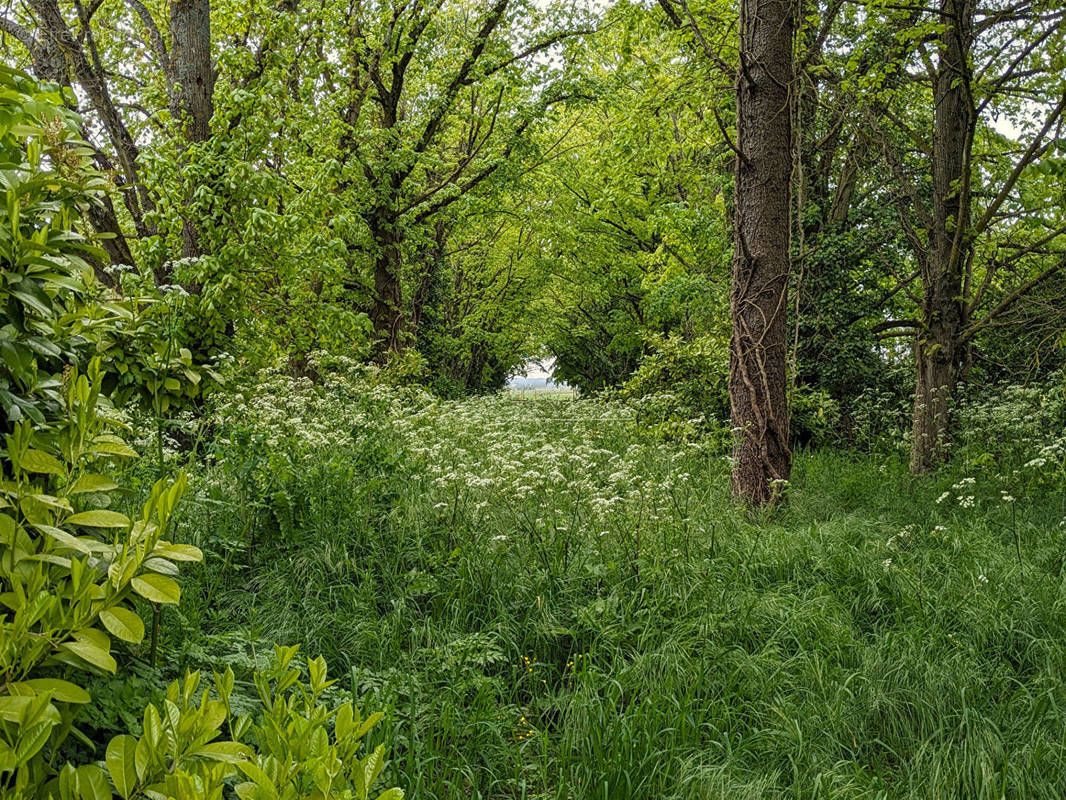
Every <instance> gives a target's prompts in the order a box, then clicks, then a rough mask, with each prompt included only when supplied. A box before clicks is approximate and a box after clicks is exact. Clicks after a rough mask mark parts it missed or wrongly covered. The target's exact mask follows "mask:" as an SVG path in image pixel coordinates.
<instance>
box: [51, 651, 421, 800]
mask: <svg viewBox="0 0 1066 800" xmlns="http://www.w3.org/2000/svg"><path fill="white" fill-rule="evenodd" d="M297 650H298V648H296V647H276V648H275V651H274V660H273V663H272V664H271V666H270V668H269V669H268V670H266V671H264V672H262V673H256V674H255V675H254V680H255V686H256V689H257V691H258V693H259V698H260V700H261V702H262V708H263V711H262V713H261V714H260V715H259V716H258V718H257V719H256V718H253V715H251V714H241V715H234V713H233V710H232V707H231V703H230V698H231V696H232V694H233V689H234V685H235V680H236V679H235V677H234V674H233V671H232V670H231V669H227V670H226V671H225V672H223V673H221V674H219V673H215V675H214V689H215V697H212V696H211V691H210V688H208V687H204V688H203V689H202V690H200V673H199V672H191V673H187V674H186V675H185V677H184V679H183V680H181V681H174V682H173V683H171V684H170V685H169V686H168V687H167V690H166V694H165V696H164V698H163V699H162V701H161V702H159V703H156V704H151V705H149V706H148V707H147V708H146V709H145V711H144V721H143V724H142V726H141V729H142V731H143V732H142V733H141V735H140V736H139V737H135V736H131V735H128V734H124V735H120V736H116V737H115V738H113V739H112V740H111V742H110V743H109V744H108V746H107V753H106V756H105V763H106V765H107V772H108V774H109V775H110V778H111V781H112V783H113V785H114V787H115V791H116V792H117V793H118V795H119V796H120V797H122V798H126V799H127V800H130V799H132V798H158V797H166V798H173V799H174V800H200V799H201V798H221V797H222V796H223V790H224V789H225V788H227V787H229V786H231V785H232V786H233V789H234V791H235V792H236V794H237V796H238V797H239V798H241V800H302V798H306V797H322V798H333V799H335V800H367V798H369V797H371V796H376V798H377V800H402V798H403V796H404V795H403V792H402V791H400V790H399V789H395V788H394V789H388V790H386V791H384V792H382V793H380V794H376V795H372V794H371V790H372V788H373V786H374V784H375V783H376V782H377V780H378V776H379V775H380V773H381V770H382V769H383V767H384V766H385V755H384V754H385V745H384V744H379V745H378V746H377V747H375V748H373V749H372V750H371V751H370V752H368V753H367V754H366V755H364V756H362V757H360V756H359V755H358V751H359V749H360V746H361V745H362V743H363V740H364V739H365V737H366V736H367V734H368V733H370V731H371V730H372V729H373V728H374V727H375V726H376V725H377V724H378V723H379V722H380V721H381V719H382V717H383V715H382V714H381V713H380V712H378V713H375V714H372V715H371V716H369V717H367V718H366V719H363V717H362V715H361V714H360V712H359V709H358V708H356V706H355V704H354V703H351V702H348V703H344V704H342V705H340V706H338V707H337V708H334V709H330V708H327V707H326V706H325V705H323V704H322V702H321V699H322V695H323V692H325V690H326V689H327V688H329V686H330V685H331V684H332V683H333V681H330V680H327V677H326V664H325V662H324V661H323V660H322V659H321V658H317V659H313V660H312V659H308V661H307V678H306V679H303V678H302V676H301V671H300V669H298V668H297V667H296V666H295V665H294V663H293V658H294V656H295V655H296V652H297ZM223 729H225V731H226V732H227V733H228V735H229V736H230V737H231V738H230V739H222V740H219V738H218V737H219V736H222V735H223ZM245 738H247V739H248V740H249V741H251V742H253V743H254V746H253V745H250V744H246V743H242V742H241V739H245ZM83 769H85V768H79V770H74V768H73V767H67V768H66V770H65V771H64V772H63V773H61V774H60V776H59V787H60V791H59V797H60V798H63V799H64V800H66V798H83V799H84V800H88V798H91V797H94V795H93V794H91V793H90V792H87V791H85V784H84V783H83V781H84V779H83V777H82V774H81V770H83ZM64 779H66V781H67V786H68V787H70V788H67V789H66V790H65V791H64V789H65V787H64ZM235 780H236V781H237V782H236V783H235V785H234V781H235ZM104 796H110V790H107V794H106V795H104Z"/></svg>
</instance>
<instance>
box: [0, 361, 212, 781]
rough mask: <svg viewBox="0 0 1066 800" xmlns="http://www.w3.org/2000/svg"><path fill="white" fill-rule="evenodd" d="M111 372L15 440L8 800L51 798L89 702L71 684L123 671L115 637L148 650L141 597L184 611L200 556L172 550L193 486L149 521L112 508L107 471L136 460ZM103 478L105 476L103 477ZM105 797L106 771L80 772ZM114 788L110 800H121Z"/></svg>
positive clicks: (3, 633)
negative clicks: (181, 506)
mask: <svg viewBox="0 0 1066 800" xmlns="http://www.w3.org/2000/svg"><path fill="white" fill-rule="evenodd" d="M101 380H102V376H101V374H100V371H99V363H98V362H97V361H94V362H93V363H92V364H91V365H90V369H89V372H88V374H86V375H80V374H78V373H77V372H76V371H75V372H72V373H70V374H69V375H68V377H67V379H66V381H65V383H64V385H63V386H62V391H63V395H62V399H63V401H64V408H65V410H66V414H65V417H64V418H62V419H60V420H57V421H56V422H57V424H56V426H55V429H54V430H53V431H50V432H49V433H48V435H45V436H42V435H39V434H38V433H37V432H36V431H35V430H34V428H33V427H32V425H31V424H30V423H29V422H24V423H21V424H20V425H18V426H16V427H15V429H14V430H13V431H12V433H11V434H9V435H8V436H7V437H6V442H5V444H6V449H5V451H4V457H3V462H2V463H3V466H4V469H3V472H4V474H5V475H7V476H8V479H7V480H5V481H4V483H3V485H2V487H0V509H2V511H0V584H2V592H0V599H2V602H3V605H4V612H3V615H2V618H0V622H2V624H0V675H2V676H3V692H2V694H0V712H2V713H0V719H2V722H0V757H2V761H0V781H3V784H4V786H5V787H6V788H5V796H7V797H13V798H19V797H27V798H28V797H37V796H46V795H47V791H49V790H47V789H46V788H44V787H45V786H46V784H47V782H48V781H50V780H52V779H53V777H54V775H55V773H54V772H53V770H54V769H55V766H54V764H55V759H54V758H53V754H54V753H55V752H56V751H57V750H59V749H60V748H61V746H62V745H63V743H64V741H65V740H66V738H67V737H68V736H69V735H70V734H71V733H72V732H75V733H76V728H75V727H74V722H75V714H76V711H77V707H78V706H80V705H83V704H85V703H89V702H90V701H91V698H90V696H89V694H88V693H87V692H86V691H85V690H84V689H83V688H81V686H79V685H78V684H77V683H73V682H71V681H70V680H67V679H66V678H65V677H60V676H61V675H69V674H70V673H71V671H74V672H79V671H80V672H85V671H88V672H93V673H100V672H102V673H113V672H115V670H116V668H117V663H116V660H115V657H114V655H113V654H112V652H111V649H112V644H111V643H112V637H114V638H116V639H119V640H121V641H123V642H127V643H129V644H131V645H137V644H139V643H140V642H141V641H142V639H143V638H144V635H145V626H144V623H143V622H142V620H141V617H140V616H139V614H138V612H137V609H136V606H135V604H134V602H133V601H134V599H135V598H141V599H143V600H147V601H149V602H153V603H162V604H174V603H177V602H178V599H179V597H180V590H179V588H178V584H177V583H176V582H175V581H174V579H173V577H172V576H173V575H175V574H177V570H178V568H177V563H179V562H187V561H199V560H200V558H201V553H200V551H199V550H198V549H197V548H195V547H192V546H190V545H183V544H174V543H171V542H170V541H168V540H167V538H166V536H167V532H168V529H169V528H170V527H171V523H172V516H173V512H174V508H175V506H176V504H177V502H178V499H179V498H180V497H181V494H182V492H183V491H184V488H185V478H184V476H179V478H178V479H177V480H175V481H173V482H167V481H159V482H158V483H156V484H155V486H154V487H153V488H152V491H151V493H150V495H149V497H148V500H147V502H146V503H145V505H144V507H143V510H142V511H141V513H140V515H139V516H138V517H137V518H135V519H132V520H131V519H130V518H129V517H127V516H126V515H125V514H122V513H120V512H118V511H115V510H113V509H111V508H108V506H109V505H110V501H111V499H112V498H113V497H114V496H115V491H116V489H117V488H118V487H117V485H116V484H115V482H114V481H113V480H111V479H110V478H109V477H107V475H106V472H107V471H109V470H108V467H107V464H109V463H110V462H111V461H112V460H113V459H115V458H128V457H131V456H134V455H135V453H134V452H133V451H132V450H131V449H130V448H129V447H128V446H127V445H126V444H125V443H123V441H122V440H121V439H119V438H118V437H116V436H115V435H114V434H113V433H111V432H110V431H109V430H108V428H109V426H108V425H107V423H106V421H105V420H104V419H102V418H101V417H100V416H99V414H98V412H97V403H98V401H99V393H100V386H101ZM101 469H102V470H103V474H102V473H101ZM78 774H79V775H83V776H84V777H83V780H84V782H85V785H86V786H92V787H93V789H92V792H89V790H86V792H89V793H83V794H82V796H83V797H96V796H99V795H98V794H95V793H96V792H98V791H101V789H100V786H102V785H106V784H100V777H99V775H98V774H97V772H96V768H94V767H91V766H88V767H84V768H79V771H78ZM109 791H110V790H108V795H105V796H109Z"/></svg>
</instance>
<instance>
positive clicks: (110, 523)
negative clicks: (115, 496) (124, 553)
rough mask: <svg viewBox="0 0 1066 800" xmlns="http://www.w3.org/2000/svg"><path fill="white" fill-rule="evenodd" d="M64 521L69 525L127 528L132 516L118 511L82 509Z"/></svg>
mask: <svg viewBox="0 0 1066 800" xmlns="http://www.w3.org/2000/svg"><path fill="white" fill-rule="evenodd" d="M64 522H65V523H66V524H68V525H82V526H84V527H86V528H127V527H129V524H130V518H129V517H127V516H126V515H125V514H119V513H118V512H117V511H107V510H105V509H96V510H94V511H82V512H80V513H78V514H72V515H70V516H69V517H67V518H66V519H65V520H64Z"/></svg>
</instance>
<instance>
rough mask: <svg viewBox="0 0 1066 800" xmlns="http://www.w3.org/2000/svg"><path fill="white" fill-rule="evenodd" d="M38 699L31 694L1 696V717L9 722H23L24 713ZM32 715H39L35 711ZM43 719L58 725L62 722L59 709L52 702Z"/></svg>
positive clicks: (50, 723)
mask: <svg viewBox="0 0 1066 800" xmlns="http://www.w3.org/2000/svg"><path fill="white" fill-rule="evenodd" d="M35 700H36V698H35V697H31V696H29V695H7V696H3V697H0V719H3V720H7V721H8V722H17V723H20V724H21V723H22V722H23V714H24V713H26V710H27V709H29V708H30V706H31V705H32V704H33V703H34V701H35ZM32 716H37V715H36V713H33V714H32ZM43 719H44V721H45V722H47V723H48V724H49V725H58V724H59V723H60V722H62V717H60V715H59V711H58V710H57V709H56V707H55V706H53V705H52V704H51V703H49V704H48V706H47V707H46V708H45V711H44V715H43Z"/></svg>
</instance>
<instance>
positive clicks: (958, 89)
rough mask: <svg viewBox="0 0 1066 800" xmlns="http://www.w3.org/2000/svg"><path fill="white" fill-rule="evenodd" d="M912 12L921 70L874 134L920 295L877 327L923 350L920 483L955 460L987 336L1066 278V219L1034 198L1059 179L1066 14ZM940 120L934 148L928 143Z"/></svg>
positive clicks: (995, 7)
mask: <svg viewBox="0 0 1066 800" xmlns="http://www.w3.org/2000/svg"><path fill="white" fill-rule="evenodd" d="M905 11H906V13H907V14H908V15H910V16H911V18H912V19H914V20H916V22H915V24H914V25H913V26H912V27H911V28H910V29H909V30H908V31H905V32H904V38H905V39H906V40H908V41H910V42H911V43H912V47H911V48H910V49H909V50H908V52H907V53H905V54H904V55H903V56H902V57H901V58H900V59H899V60H898V61H897V62H896V66H895V67H893V69H896V70H900V69H904V68H906V67H907V66H908V65H909V63H910V60H911V59H916V60H917V63H918V64H920V65H921V66H920V70H919V71H916V72H913V73H912V72H909V71H908V72H906V73H905V74H906V76H907V78H908V80H907V81H906V82H904V83H902V84H901V85H900V86H899V89H898V91H895V92H893V93H892V96H890V97H886V96H884V95H883V94H880V93H873V99H872V101H870V100H867V101H866V108H867V117H866V122H867V127H868V130H869V131H871V132H872V134H873V136H874V138H875V140H876V141H877V142H878V143H879V145H880V148H881V149H882V151H883V154H884V158H885V161H886V163H887V165H888V166H889V168H890V169H891V171H892V175H893V178H894V181H895V182H896V183H897V185H898V186H900V187H901V191H900V192H898V193H897V195H896V198H895V199H896V202H897V205H898V208H899V213H900V217H901V219H902V221H903V224H904V228H905V231H906V236H907V240H908V242H909V244H910V247H911V249H912V251H913V257H914V261H915V262H916V269H915V272H914V277H917V278H918V282H919V287H920V291H919V292H918V293H917V294H914V293H913V292H911V291H910V289H909V288H908V287H907V286H906V285H901V286H900V288H903V289H905V290H906V291H907V292H908V293H910V294H912V295H913V299H914V303H915V306H916V308H915V309H914V312H915V313H914V314H913V316H910V317H903V318H895V317H891V318H889V319H887V320H885V321H884V322H882V323H881V324H880V325H879V326H878V327H879V328H880V329H881V330H883V331H885V332H886V333H888V334H889V335H893V336H909V337H913V340H914V360H915V373H916V385H915V395H914V404H913V415H912V432H913V440H912V450H911V461H910V467H911V471H912V472H915V473H922V472H927V471H929V470H931V469H933V468H935V467H936V466H938V465H939V464H940V463H942V462H943V460H944V459H945V457H946V455H947V453H948V445H949V440H950V422H951V406H952V403H953V401H954V400H955V396H956V393H957V389H958V387H959V385H960V384H961V383H962V382H964V381H965V380H966V379H967V376H968V374H969V371H970V369H971V368H972V366H973V363H974V360H975V353H974V343H975V339H976V337H977V336H978V334H981V333H982V332H984V331H987V330H988V329H989V327H990V326H992V325H998V324H1001V323H1002V322H1004V321H1006V319H1007V317H1008V314H1009V312H1012V311H1013V310H1014V309H1016V308H1017V307H1018V306H1019V305H1023V304H1024V303H1026V302H1027V301H1028V300H1030V299H1031V298H1032V297H1034V295H1035V293H1036V292H1037V291H1038V290H1040V289H1042V288H1044V287H1047V286H1050V285H1053V283H1054V282H1053V280H1052V279H1054V278H1055V277H1056V276H1058V275H1060V274H1062V272H1063V270H1064V269H1066V254H1064V252H1063V246H1064V245H1066V241H1064V239H1066V225H1063V219H1062V214H1061V207H1057V206H1056V204H1054V203H1052V204H1050V205H1049V204H1047V203H1040V202H1034V200H1035V198H1034V197H1032V196H1031V191H1030V187H1032V185H1033V183H1034V182H1035V181H1038V180H1039V175H1040V174H1041V172H1043V173H1044V174H1047V173H1048V172H1054V171H1055V170H1056V169H1057V164H1056V162H1057V160H1056V158H1055V155H1056V149H1057V148H1058V147H1059V146H1060V145H1059V142H1060V136H1061V132H1062V130H1063V113H1064V111H1066V85H1064V83H1063V81H1062V68H1063V66H1066V61H1064V58H1063V56H1062V45H1063V39H1064V35H1066V10H1064V9H1062V8H1061V7H1059V5H1058V4H1053V3H1034V4H1028V3H1023V4H1011V5H1007V6H1001V5H999V4H997V3H989V4H987V5H983V6H979V5H978V3H977V2H975V0H940V2H939V5H938V6H937V9H936V11H935V13H934V14H932V15H931V16H930V18H929V19H922V18H921V15H922V14H924V13H927V11H926V9H924V8H921V7H914V8H910V9H906V10H905ZM896 13H898V12H896ZM930 47H935V50H936V52H935V54H934V53H930V52H928V50H929V48H930ZM915 84H917V85H918V86H919V87H920V89H921V94H919V95H917V96H916V95H915V90H914V85H915ZM924 102H927V103H928V104H929V105H930V106H931V108H930V109H929V110H928V111H925V112H924V113H923V110H922V105H923V103H924ZM930 115H931V123H932V124H931V125H930V126H928V127H931V129H932V137H931V140H930V139H929V138H927V137H925V136H924V135H923V133H922V130H923V128H926V126H927V122H928V120H929V117H930ZM993 115H994V116H996V117H1000V116H1002V117H1006V118H1008V119H1011V120H1013V121H1016V123H1017V124H1016V126H1015V132H1014V133H1013V134H1012V135H1004V134H1003V133H1002V132H1000V131H997V130H996V129H995V128H994V127H993V125H992V124H991V123H992V121H993V120H991V119H989V118H990V117H992V116H993ZM909 282H910V281H909V279H908V280H907V281H906V282H905V284H909Z"/></svg>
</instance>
